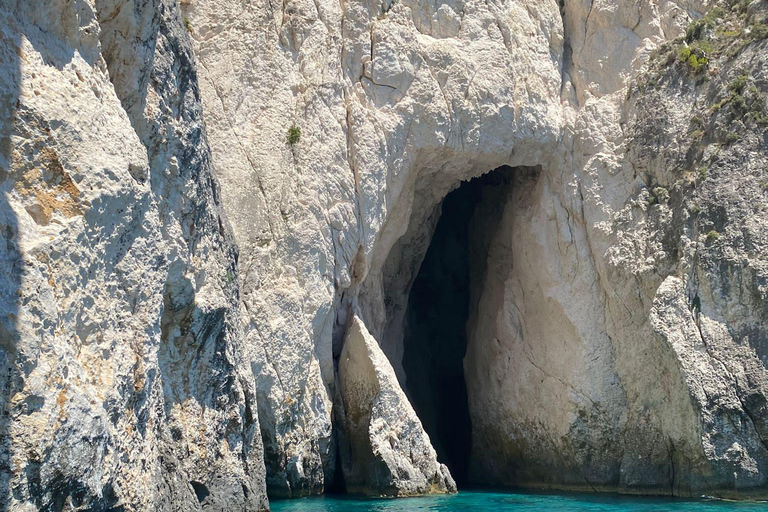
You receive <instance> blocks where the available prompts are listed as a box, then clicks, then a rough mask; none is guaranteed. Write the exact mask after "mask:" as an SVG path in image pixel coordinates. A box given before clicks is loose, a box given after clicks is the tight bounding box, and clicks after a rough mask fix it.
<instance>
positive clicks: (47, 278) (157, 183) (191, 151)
mask: <svg viewBox="0 0 768 512" xmlns="http://www.w3.org/2000/svg"><path fill="white" fill-rule="evenodd" d="M0 31H1V34H2V45H1V46H0V48H1V49H0V51H1V52H2V53H1V54H0V55H1V57H0V65H1V66H2V71H1V72H0V94H2V103H1V107H0V108H1V109H2V110H1V111H0V116H1V117H0V127H1V129H2V139H1V140H0V143H1V144H2V155H1V157H0V158H1V160H0V168H1V169H0V181H1V182H2V185H0V186H1V187H2V193H0V201H2V205H0V215H2V221H1V224H2V229H1V230H0V231H1V233H2V234H1V235H0V236H2V243H1V244H0V261H2V266H0V272H2V284H0V294H1V295H0V311H1V312H2V316H1V317H0V320H1V321H2V323H1V324H0V371H1V372H2V379H1V380H0V407H2V417H0V439H1V440H2V441H1V442H2V447H1V448H0V509H2V510H51V511H60V510H75V509H76V510H246V509H247V510H260V509H265V508H266V498H265V493H264V466H263V458H262V448H261V440H260V437H259V428H258V418H257V412H256V408H257V406H256V400H255V384H254V379H253V373H252V372H251V371H250V367H248V366H242V365H241V362H242V347H241V344H240V342H241V336H240V332H241V331H240V325H239V303H238V289H237V272H238V270H237V249H236V246H235V244H234V241H233V239H232V236H231V234H230V232H229V231H228V228H227V223H226V219H225V218H224V214H223V212H222V211H221V208H220V201H219V190H218V185H217V184H216V182H215V181H214V178H213V175H212V172H211V159H210V152H209V150H208V145H207V141H206V136H205V131H204V126H203V118H202V111H201V104H200V98H199V91H198V86H197V77H196V71H195V65H194V63H193V56H192V53H191V48H190V44H189V38H188V36H187V33H186V30H185V28H184V26H183V24H182V21H181V18H180V16H179V12H178V7H177V5H176V4H175V2H171V1H160V0H158V1H143V2H138V1H137V2H122V1H119V2H114V1H109V0H97V1H86V0H74V1H69V2H60V1H58V0H51V1H40V2H27V1H18V2H15V1H8V0H4V1H3V2H0Z"/></svg>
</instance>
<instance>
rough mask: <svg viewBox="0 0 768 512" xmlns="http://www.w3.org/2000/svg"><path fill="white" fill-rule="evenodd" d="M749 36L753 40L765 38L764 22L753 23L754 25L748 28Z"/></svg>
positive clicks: (765, 28)
mask: <svg viewBox="0 0 768 512" xmlns="http://www.w3.org/2000/svg"><path fill="white" fill-rule="evenodd" d="M749 37H750V39H752V40H754V41H757V40H759V39H765V38H766V37H768V25H767V24H765V23H755V25H754V26H752V27H750V28H749Z"/></svg>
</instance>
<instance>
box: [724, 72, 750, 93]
mask: <svg viewBox="0 0 768 512" xmlns="http://www.w3.org/2000/svg"><path fill="white" fill-rule="evenodd" d="M748 81H749V77H748V76H747V75H746V74H742V75H739V76H737V77H736V78H734V79H733V82H731V83H730V84H728V90H730V91H733V92H736V93H739V94H741V93H743V92H744V89H745V88H746V87H747V82H748Z"/></svg>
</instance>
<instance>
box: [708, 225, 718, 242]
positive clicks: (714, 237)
mask: <svg viewBox="0 0 768 512" xmlns="http://www.w3.org/2000/svg"><path fill="white" fill-rule="evenodd" d="M719 239H720V233H718V232H717V231H715V230H714V229H713V230H712V231H710V232H709V233H707V243H708V244H711V243H713V242H716V241H717V240H719Z"/></svg>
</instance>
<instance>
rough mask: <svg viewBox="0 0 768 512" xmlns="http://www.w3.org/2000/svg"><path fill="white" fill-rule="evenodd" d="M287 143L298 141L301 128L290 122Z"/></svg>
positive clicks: (292, 143) (293, 143) (296, 142)
mask: <svg viewBox="0 0 768 512" xmlns="http://www.w3.org/2000/svg"><path fill="white" fill-rule="evenodd" d="M287 139H288V144H290V145H291V146H293V145H295V144H298V142H299V141H300V140H301V128H299V127H298V126H296V125H295V124H292V125H291V127H290V128H288V137H287Z"/></svg>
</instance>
